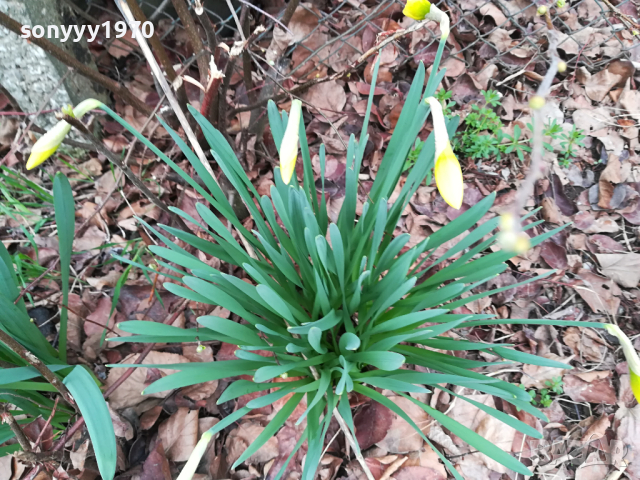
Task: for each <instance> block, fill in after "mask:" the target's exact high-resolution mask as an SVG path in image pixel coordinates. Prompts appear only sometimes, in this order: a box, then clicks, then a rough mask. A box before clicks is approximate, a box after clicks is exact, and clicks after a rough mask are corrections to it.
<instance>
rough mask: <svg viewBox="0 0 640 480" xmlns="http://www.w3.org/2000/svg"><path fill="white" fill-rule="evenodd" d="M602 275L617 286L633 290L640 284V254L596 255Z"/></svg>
mask: <svg viewBox="0 0 640 480" xmlns="http://www.w3.org/2000/svg"><path fill="white" fill-rule="evenodd" d="M596 258H597V259H598V262H599V263H600V266H601V267H602V273H604V274H605V275H606V276H607V277H609V278H610V279H611V280H613V281H614V282H616V283H617V284H618V285H620V286H622V287H626V288H634V287H636V286H637V285H638V283H640V254H638V253H596Z"/></svg>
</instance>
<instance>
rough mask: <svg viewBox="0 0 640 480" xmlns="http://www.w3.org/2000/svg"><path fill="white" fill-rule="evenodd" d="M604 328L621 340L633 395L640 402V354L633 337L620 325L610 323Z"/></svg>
mask: <svg viewBox="0 0 640 480" xmlns="http://www.w3.org/2000/svg"><path fill="white" fill-rule="evenodd" d="M604 328H605V330H606V331H607V332H609V333H610V334H611V335H613V336H615V337H617V339H618V341H619V342H620V346H621V347H622V352H623V353H624V358H625V360H626V361H627V366H628V367H629V374H630V376H631V378H630V380H631V390H632V391H633V395H634V396H635V397H636V400H638V402H640V356H638V352H637V351H636V349H635V347H634V346H633V343H631V339H630V338H629V337H627V336H626V335H625V334H624V332H623V331H622V330H620V327H618V326H617V325H613V324H608V325H605V326H604Z"/></svg>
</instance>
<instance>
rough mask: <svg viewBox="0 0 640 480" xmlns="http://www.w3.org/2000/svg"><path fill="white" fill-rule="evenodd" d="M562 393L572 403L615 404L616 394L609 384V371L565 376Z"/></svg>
mask: <svg viewBox="0 0 640 480" xmlns="http://www.w3.org/2000/svg"><path fill="white" fill-rule="evenodd" d="M562 381H563V382H564V385H563V387H564V392H565V393H566V394H567V395H569V398H571V400H573V401H574V402H589V403H605V404H607V405H614V404H615V403H616V392H615V390H614V389H613V385H612V384H611V371H599V372H586V373H575V374H568V375H565V376H564V377H563V379H562Z"/></svg>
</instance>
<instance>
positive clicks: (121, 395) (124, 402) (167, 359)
mask: <svg viewBox="0 0 640 480" xmlns="http://www.w3.org/2000/svg"><path fill="white" fill-rule="evenodd" d="M137 359H138V355H130V356H128V357H126V358H125V359H123V363H135V361H136V360H137ZM170 363H188V360H187V359H186V358H185V357H183V356H182V355H178V354H175V353H167V352H157V351H155V350H152V351H151V352H149V355H147V357H146V358H145V359H144V360H143V361H142V365H154V364H170ZM149 370H150V369H149V368H144V367H141V368H136V369H134V371H133V373H132V374H131V376H130V377H129V378H127V379H126V380H125V381H124V382H123V383H122V385H120V386H119V387H118V388H117V389H116V390H115V391H114V392H113V393H112V394H111V395H110V396H109V404H110V405H111V407H112V408H114V409H116V410H119V409H122V408H126V407H132V406H134V405H137V404H139V403H140V402H142V401H143V400H145V399H146V398H149V397H153V398H165V397H166V396H167V395H168V394H169V391H166V392H158V393H151V394H148V395H144V396H143V395H141V392H142V390H144V387H145V386H146V380H147V373H148V371H149ZM126 371H127V369H126V368H112V369H110V370H109V374H108V376H107V382H106V387H107V388H109V387H110V386H111V385H113V384H114V383H115V382H116V381H117V380H118V379H119V378H120V377H121V376H122V375H124V373H125V372H126ZM177 371H178V370H171V369H164V368H163V369H159V372H160V373H162V374H165V375H169V374H171V373H175V372H177Z"/></svg>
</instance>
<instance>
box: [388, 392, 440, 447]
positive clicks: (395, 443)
mask: <svg viewBox="0 0 640 480" xmlns="http://www.w3.org/2000/svg"><path fill="white" fill-rule="evenodd" d="M389 400H391V401H392V402H393V403H395V404H396V405H398V406H399V407H400V408H401V409H402V410H403V411H404V412H405V413H406V414H407V415H409V417H410V418H411V420H413V421H414V422H415V424H416V425H418V426H419V427H425V426H426V425H427V423H428V422H429V419H430V417H429V415H428V414H427V413H426V412H425V411H424V410H422V409H421V408H420V407H418V406H417V405H416V404H414V403H412V402H411V401H409V400H407V399H406V398H404V397H400V396H396V395H394V396H391V397H389ZM394 415H395V414H394ZM423 443H424V442H423V440H422V438H421V437H420V435H418V434H417V433H416V431H415V430H414V429H413V427H412V426H411V425H409V424H408V423H407V422H406V421H405V420H404V419H403V418H400V417H399V416H397V415H395V418H394V420H393V422H392V423H391V426H390V427H389V430H388V431H387V433H386V435H385V437H384V438H383V439H382V441H380V442H378V443H377V445H378V446H379V447H380V448H383V449H385V450H386V451H387V452H392V453H407V452H414V451H418V450H420V449H421V448H422V444H423Z"/></svg>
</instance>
